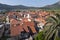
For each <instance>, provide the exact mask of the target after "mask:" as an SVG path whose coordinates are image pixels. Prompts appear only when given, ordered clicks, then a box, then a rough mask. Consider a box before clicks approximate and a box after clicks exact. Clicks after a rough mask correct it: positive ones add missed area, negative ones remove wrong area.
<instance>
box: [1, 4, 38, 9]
mask: <svg viewBox="0 0 60 40" xmlns="http://www.w3.org/2000/svg"><path fill="white" fill-rule="evenodd" d="M37 8H38V7H28V6H24V5H15V6H11V5H6V4H1V3H0V10H15V9H37Z"/></svg>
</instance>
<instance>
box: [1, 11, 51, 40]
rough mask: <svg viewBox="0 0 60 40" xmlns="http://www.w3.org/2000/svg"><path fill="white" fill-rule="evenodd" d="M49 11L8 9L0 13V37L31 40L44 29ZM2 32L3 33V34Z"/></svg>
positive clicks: (10, 39)
mask: <svg viewBox="0 0 60 40" xmlns="http://www.w3.org/2000/svg"><path fill="white" fill-rule="evenodd" d="M49 15H50V13H49V12H48V11H44V10H34V11H31V10H28V11H10V12H6V13H5V14H0V19H1V23H0V38H1V40H2V38H3V37H2V36H6V37H8V38H7V40H33V39H34V37H35V35H36V34H37V33H38V32H40V31H42V30H43V29H44V25H45V24H46V19H47V18H48V17H49ZM3 34H4V35H3Z"/></svg>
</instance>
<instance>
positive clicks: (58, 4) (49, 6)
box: [0, 1, 60, 10]
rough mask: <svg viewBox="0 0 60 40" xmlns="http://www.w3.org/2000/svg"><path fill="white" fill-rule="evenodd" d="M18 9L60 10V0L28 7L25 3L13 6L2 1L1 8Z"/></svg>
mask: <svg viewBox="0 0 60 40" xmlns="http://www.w3.org/2000/svg"><path fill="white" fill-rule="evenodd" d="M16 9H52V10H55V9H59V10H60V1H59V2H57V3H55V4H52V5H47V6H44V7H28V6H24V5H15V6H11V5H6V4H1V3H0V10H16Z"/></svg>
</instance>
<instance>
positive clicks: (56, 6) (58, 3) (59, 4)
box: [40, 1, 60, 10]
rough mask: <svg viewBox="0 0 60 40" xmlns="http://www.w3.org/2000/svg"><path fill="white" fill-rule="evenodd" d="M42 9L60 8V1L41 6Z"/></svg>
mask: <svg viewBox="0 0 60 40" xmlns="http://www.w3.org/2000/svg"><path fill="white" fill-rule="evenodd" d="M40 9H52V10H56V9H58V10H60V1H59V2H57V3H55V4H52V5H47V6H44V7H41V8H40Z"/></svg>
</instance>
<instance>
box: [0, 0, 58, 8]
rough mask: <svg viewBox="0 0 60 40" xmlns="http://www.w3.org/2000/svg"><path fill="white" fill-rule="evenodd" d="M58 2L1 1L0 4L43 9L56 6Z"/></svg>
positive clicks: (53, 0) (34, 0) (47, 0)
mask: <svg viewBox="0 0 60 40" xmlns="http://www.w3.org/2000/svg"><path fill="white" fill-rule="evenodd" d="M58 1H59V0H0V3H2V4H8V5H25V6H32V7H42V6H46V5H51V4H54V3H56V2H58Z"/></svg>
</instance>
